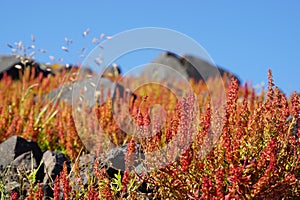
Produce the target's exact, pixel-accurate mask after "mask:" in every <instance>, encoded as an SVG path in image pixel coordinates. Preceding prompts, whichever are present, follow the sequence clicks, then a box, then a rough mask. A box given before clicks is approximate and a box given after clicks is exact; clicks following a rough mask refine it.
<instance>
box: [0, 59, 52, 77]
mask: <svg viewBox="0 0 300 200" xmlns="http://www.w3.org/2000/svg"><path fill="white" fill-rule="evenodd" d="M26 68H30V72H32V71H34V73H35V74H34V75H35V77H37V76H38V75H39V74H40V73H42V74H43V77H46V76H48V74H51V72H49V71H47V70H44V69H42V68H41V67H40V65H39V64H38V63H36V62H35V61H33V60H31V59H28V58H25V57H19V56H15V55H2V56H0V79H2V78H3V76H4V74H6V75H7V76H10V77H11V78H12V79H13V80H17V79H20V74H23V73H24V70H25V69H26ZM33 69H34V70H33Z"/></svg>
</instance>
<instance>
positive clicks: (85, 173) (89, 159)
mask: <svg viewBox="0 0 300 200" xmlns="http://www.w3.org/2000/svg"><path fill="white" fill-rule="evenodd" d="M95 160H96V155H94V154H85V155H82V156H80V157H79V162H78V168H79V173H80V178H81V181H82V183H83V185H84V186H87V185H88V180H89V176H94V163H95ZM99 162H100V161H99ZM74 178H75V177H74V174H72V175H71V179H74Z"/></svg>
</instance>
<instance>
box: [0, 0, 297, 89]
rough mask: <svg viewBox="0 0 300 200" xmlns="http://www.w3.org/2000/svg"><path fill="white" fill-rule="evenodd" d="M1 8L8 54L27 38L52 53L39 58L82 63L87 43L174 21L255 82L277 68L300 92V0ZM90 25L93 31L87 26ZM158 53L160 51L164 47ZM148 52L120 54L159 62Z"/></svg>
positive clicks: (2, 46) (1, 40)
mask: <svg viewBox="0 0 300 200" xmlns="http://www.w3.org/2000/svg"><path fill="white" fill-rule="evenodd" d="M0 9H1V12H0V18H1V20H0V27H1V30H2V31H1V34H0V54H7V53H10V49H9V48H8V47H7V43H9V44H13V43H14V42H16V41H22V42H23V43H24V44H25V45H27V46H29V45H31V44H32V42H31V39H30V36H31V35H34V36H35V40H36V41H35V43H34V45H35V46H36V48H43V49H46V50H47V53H45V54H42V53H37V55H36V59H37V60H38V61H41V62H49V61H51V60H50V59H49V56H50V55H53V56H54V57H55V59H56V61H57V60H58V58H60V57H62V58H64V61H63V62H64V63H75V64H76V63H78V62H80V61H82V59H80V58H79V55H80V51H81V48H82V47H86V48H87V51H86V52H89V51H90V50H91V49H92V48H93V47H94V46H95V44H93V43H92V42H91V41H92V39H93V38H94V37H96V38H99V37H100V34H101V33H104V34H106V35H108V36H111V35H115V34H118V33H120V32H123V31H126V30H129V29H134V28H142V27H163V28H169V29H173V30H176V31H179V32H181V33H184V34H186V35H188V36H189V37H191V38H193V39H194V40H196V41H197V42H198V43H199V44H201V45H202V46H203V47H204V48H205V49H206V50H207V52H208V53H209V54H210V56H211V57H212V59H213V60H214V61H215V63H216V64H218V65H220V66H222V67H224V68H226V69H228V70H230V71H232V72H234V73H235V74H237V75H238V76H239V77H240V78H241V79H242V80H243V81H250V82H252V84H253V85H256V84H260V83H261V82H267V70H268V69H269V68H270V69H272V70H273V75H274V79H275V84H276V85H278V86H279V87H280V88H281V89H282V90H283V91H284V92H286V93H287V94H290V93H291V92H292V91H293V90H297V91H298V92H300V84H299V82H300V81H299V75H300V66H299V61H298V60H299V58H300V12H299V10H300V2H299V1H296V0H294V1H292V0H290V1H285V2H283V1H279V0H264V1H259V0H253V1H247V2H246V1H243V2H242V1H237V0H236V1H232V0H229V1H216V0H210V1H208V0H207V1H202V0H198V1H196V0H195V1H174V0H173V1H169V0H165V1H135V0H134V1H100V0H98V1H96V0H95V1H89V0H86V1H69V0H64V1H57V0H52V1H37V0H36V1H33V0H27V1H21V0H19V1H14V0H11V1H3V2H2V3H1V8H0ZM87 28H89V29H90V32H89V35H88V36H87V37H85V38H84V37H82V33H83V32H84V31H85V30H86V29H87ZM65 37H68V38H71V39H73V44H72V45H71V46H70V47H69V52H68V53H67V52H64V51H62V50H61V46H62V45H65V39H64V38H65ZM156 53H157V52H156ZM154 56H155V53H153V52H149V51H145V52H142V53H140V54H139V55H138V56H136V57H135V58H130V57H128V58H127V59H123V60H120V62H121V63H120V64H121V66H123V67H124V68H125V70H126V69H129V68H130V67H132V66H135V65H139V64H144V63H145V62H149V61H151V60H152V59H153V58H154Z"/></svg>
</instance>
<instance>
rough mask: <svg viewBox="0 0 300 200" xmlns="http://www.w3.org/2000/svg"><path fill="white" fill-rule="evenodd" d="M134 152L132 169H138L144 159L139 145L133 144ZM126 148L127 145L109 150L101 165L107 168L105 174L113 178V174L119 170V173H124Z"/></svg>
mask: <svg viewBox="0 0 300 200" xmlns="http://www.w3.org/2000/svg"><path fill="white" fill-rule="evenodd" d="M135 146H136V147H135V148H136V151H135V153H134V160H135V162H134V167H135V168H136V167H138V168H140V165H141V164H142V160H143V159H145V156H144V154H143V151H142V149H141V145H140V144H139V143H137V142H136V143H135ZM127 148H128V144H125V145H122V146H118V147H115V148H113V149H111V150H110V151H109V152H108V153H107V154H106V156H105V158H106V159H105V160H104V161H103V163H104V164H105V165H106V166H107V173H108V175H109V176H110V177H114V175H115V174H117V173H118V171H119V170H120V171H121V172H124V171H125V156H126V151H127Z"/></svg>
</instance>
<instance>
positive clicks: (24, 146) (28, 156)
mask: <svg viewBox="0 0 300 200" xmlns="http://www.w3.org/2000/svg"><path fill="white" fill-rule="evenodd" d="M0 154H1V155H2V156H1V157H0V166H1V170H0V177H1V179H2V181H3V183H4V184H5V189H6V190H7V191H12V190H14V189H16V188H19V189H21V188H20V187H21V185H20V183H21V182H22V183H23V186H22V190H26V189H28V188H29V187H30V184H32V181H34V182H42V180H43V178H44V164H43V163H41V159H42V151H41V149H40V148H39V147H38V145H37V143H35V142H30V141H27V140H25V139H23V138H21V137H17V136H12V137H10V138H8V139H7V140H6V141H4V142H2V143H1V144H0ZM34 174H35V176H32V175H34Z"/></svg>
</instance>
